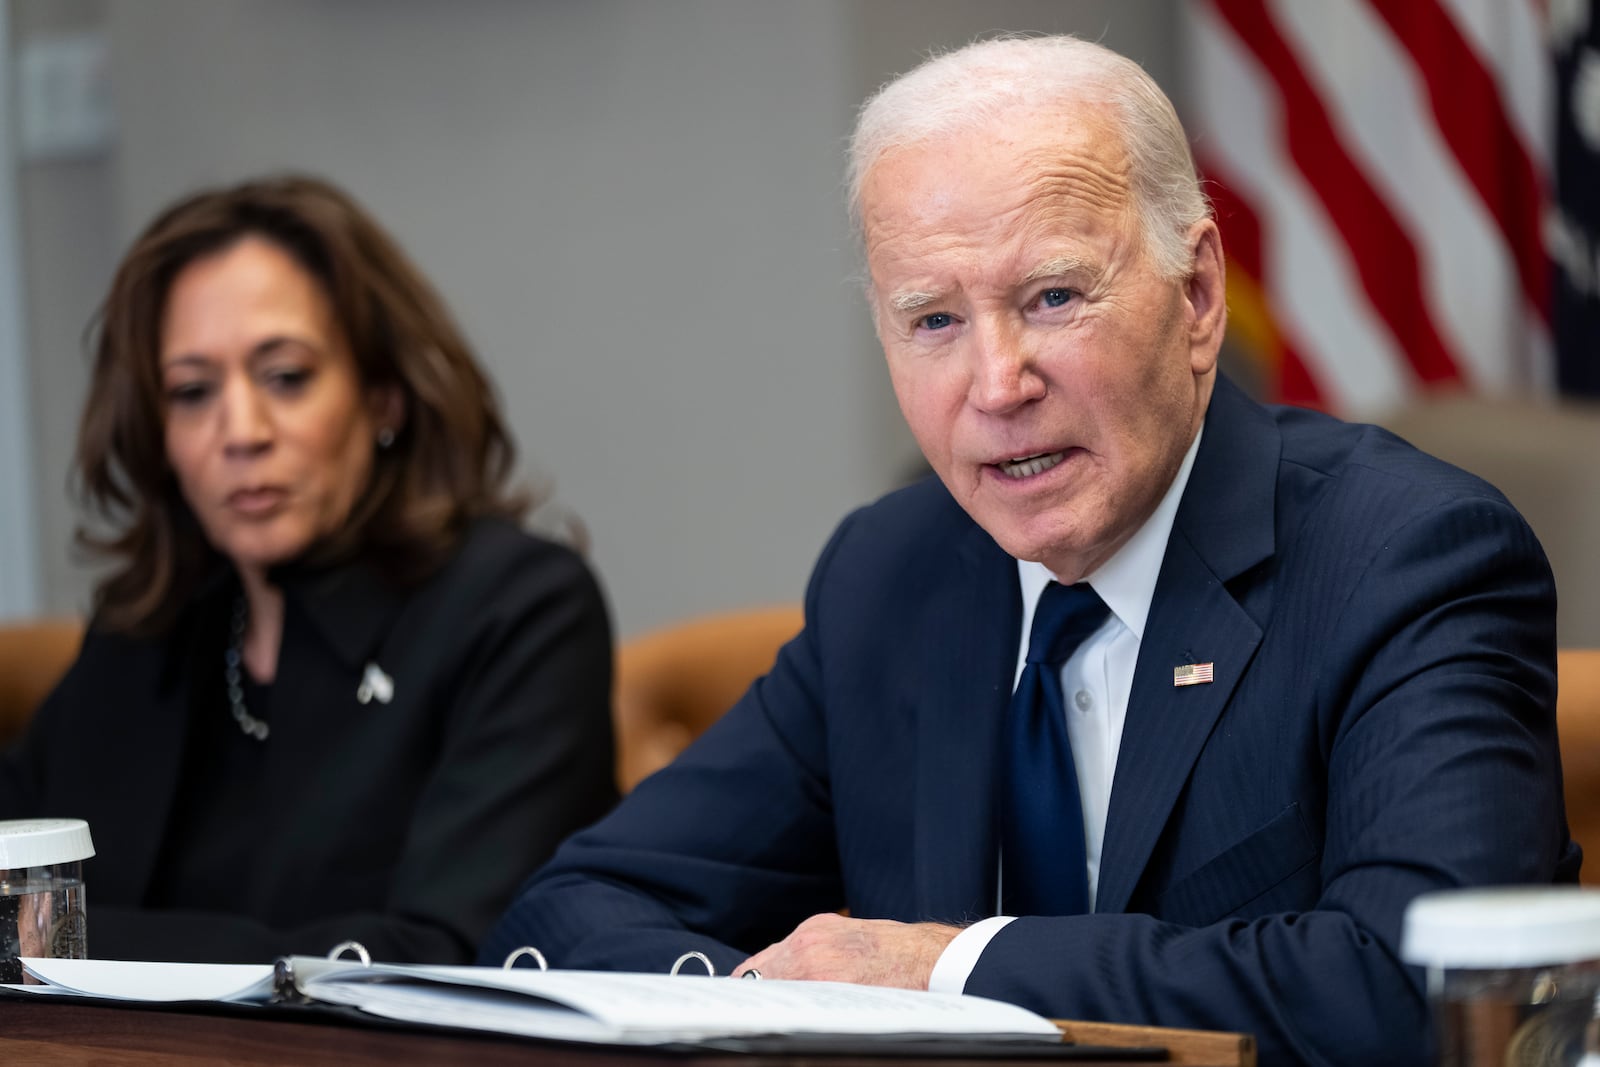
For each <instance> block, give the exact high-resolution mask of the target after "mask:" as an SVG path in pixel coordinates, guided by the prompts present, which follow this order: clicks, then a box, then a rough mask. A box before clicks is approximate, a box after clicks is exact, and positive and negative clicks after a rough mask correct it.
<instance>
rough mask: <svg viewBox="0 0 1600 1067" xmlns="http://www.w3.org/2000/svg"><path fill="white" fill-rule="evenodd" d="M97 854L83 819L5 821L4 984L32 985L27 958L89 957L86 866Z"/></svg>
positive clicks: (1, 876)
mask: <svg viewBox="0 0 1600 1067" xmlns="http://www.w3.org/2000/svg"><path fill="white" fill-rule="evenodd" d="M93 855H94V844H93V843H92V842H91V840H90V838H89V824H88V823H86V822H84V821H83V820H82V819H15V820H11V821H6V822H0V982H3V983H10V984H16V983H19V982H25V981H27V980H28V979H27V978H26V976H25V975H24V974H23V972H22V963H21V957H23V956H47V957H55V958H57V959H84V958H86V957H87V956H88V954H89V944H88V930H87V922H86V921H85V918H84V911H85V888H84V882H83V861H84V860H86V859H88V858H89V857H90V856H93Z"/></svg>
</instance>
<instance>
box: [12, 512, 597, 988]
mask: <svg viewBox="0 0 1600 1067" xmlns="http://www.w3.org/2000/svg"><path fill="white" fill-rule="evenodd" d="M283 588H284V591H285V601H286V604H285V618H284V632H283V643H282V647H281V652H280V655H279V660H278V670H277V676H276V680H275V682H274V684H273V686H272V688H271V704H270V709H269V715H268V718H269V719H270V722H271V725H272V735H271V738H270V740H269V741H267V742H266V751H265V753H264V756H265V766H264V781H265V787H264V788H263V789H262V790H261V795H260V797H259V801H258V802H259V804H260V805H263V806H265V807H266V808H268V809H269V811H268V812H267V813H266V814H267V816H268V817H266V818H256V819H255V820H254V822H255V824H256V825H263V826H265V827H266V830H265V832H264V833H263V834H262V836H261V837H260V839H259V840H258V841H256V842H255V843H254V846H253V847H251V848H250V849H248V851H247V852H246V853H245V856H246V859H245V862H246V863H247V864H248V865H249V867H250V870H249V872H248V877H247V878H246V879H242V880H241V881H242V882H243V884H244V885H245V886H246V889H245V895H244V896H243V897H242V898H241V899H239V900H238V903H237V907H236V908H232V909H230V910H229V912H228V913H227V914H216V913H195V912H186V911H175V910H152V909H150V908H148V907H147V904H148V903H149V901H150V900H151V898H152V897H153V896H157V895H159V893H160V892H162V891H164V887H161V886H158V885H156V881H155V880H156V879H158V878H160V877H162V873H163V872H162V870H161V864H160V862H159V861H160V859H161V857H162V856H163V851H162V849H163V836H164V834H165V832H166V831H167V830H168V828H169V827H170V826H171V825H172V823H173V821H174V817H175V812H174V798H175V794H176V793H177V792H178V783H179V781H180V778H181V776H182V775H183V773H184V770H185V768H186V767H188V766H189V765H190V764H191V761H196V760H205V759H207V758H208V754H207V753H206V752H197V751H188V750H187V747H188V738H189V736H190V730H189V728H188V727H189V723H190V716H191V715H195V716H199V715H206V716H224V717H226V716H227V715H228V708H227V704H226V701H225V698H224V696H223V690H222V688H221V686H220V683H219V681H218V679H220V677H221V671H222V659H221V652H222V648H223V643H224V641H225V640H226V630H227V619H228V611H229V606H230V605H231V603H232V600H233V597H234V595H235V590H236V589H237V585H236V583H235V581H234V579H233V578H232V575H231V574H229V575H227V576H226V580H225V581H218V582H215V583H213V584H212V586H211V587H209V588H208V589H207V590H206V591H205V592H204V593H203V594H202V595H200V596H199V597H198V598H197V599H196V601H195V602H194V603H193V604H191V605H190V607H189V608H188V609H187V610H186V611H185V612H184V614H183V616H182V618H181V619H180V620H179V622H178V623H177V625H176V626H175V628H174V629H173V631H172V632H171V633H170V634H169V635H168V636H167V638H166V639H164V640H135V639H130V638H128V637H124V636H119V635H116V634H110V633H105V632H101V631H99V630H97V629H95V628H94V627H93V626H91V628H90V631H89V634H88V637H87V639H86V640H85V643H84V647H83V651H82V652H81V654H80V655H79V657H78V660H77V662H76V663H75V664H74V665H73V667H72V669H71V670H70V671H69V672H68V674H67V676H66V678H65V679H64V680H63V681H62V683H61V684H60V686H59V687H58V688H57V689H56V691H55V692H54V693H53V694H52V695H51V696H50V698H49V699H48V700H47V701H46V702H45V704H44V706H43V707H42V708H41V709H40V711H39V713H38V715H37V716H36V717H35V719H34V722H33V723H32V725H31V727H30V729H29V731H28V733H27V734H26V735H25V736H24V737H23V738H22V740H21V741H20V742H19V744H18V745H17V746H16V747H15V748H13V749H12V750H11V751H9V752H7V753H5V754H4V755H3V756H0V818H17V817H27V816H70V817H81V818H85V819H87V820H88V821H89V825H90V831H91V833H92V834H93V836H94V842H95V848H96V852H97V854H96V855H95V857H94V858H93V859H92V860H90V861H89V862H88V864H87V865H86V868H85V878H86V881H87V884H88V890H87V897H88V935H89V951H90V953H91V954H92V955H94V956H97V957H104V958H152V959H204V960H219V961H223V960H238V961H252V962H261V961H266V960H270V959H271V958H273V957H274V956H276V955H279V954H283V953H289V952H302V953H323V952H326V951H327V950H328V948H329V947H331V946H332V945H333V944H335V943H337V942H339V941H342V940H344V939H346V938H354V939H356V940H359V941H361V942H362V943H363V944H365V945H366V946H367V948H368V949H369V950H371V952H372V953H373V955H374V957H376V958H379V959H389V960H422V961H435V962H457V961H464V960H466V959H468V958H469V956H470V954H471V950H472V948H473V946H474V945H475V944H476V942H477V941H478V939H479V937H480V936H481V935H482V934H483V933H484V931H485V930H486V929H487V928H488V926H489V924H490V923H491V921H492V920H493V918H494V916H495V915H496V914H498V912H499V911H500V909H501V908H502V907H503V906H504V905H505V903H506V901H507V900H508V899H509V897H510V895H511V892H512V890H513V888H514V887H515V885H516V882H517V880H518V879H519V878H520V877H521V876H523V875H525V874H526V873H527V871H528V869H529V868H530V867H531V866H533V865H535V864H537V863H539V862H541V861H542V860H543V859H545V857H547V856H548V855H549V854H550V853H551V852H552V851H553V850H554V849H555V846H556V845H557V843H559V842H560V841H561V840H562V838H564V837H566V836H567V835H568V834H569V833H571V832H572V831H573V830H576V829H578V828H579V827H581V826H583V825H585V824H587V823H589V822H591V821H592V820H594V819H595V818H597V817H598V816H600V815H601V814H603V813H604V812H605V810H606V809H607V808H608V807H609V806H610V804H611V803H612V802H613V801H614V799H615V794H614V787H613V785H612V739H611V717H610V710H609V708H610V686H611V632H610V627H609V623H608V621H607V617H606V610H605V605H604V602H603V600H602V597H601V593H600V590H599V588H598V586H597V584H596V582H595V580H594V578H593V577H592V576H591V574H590V572H589V570H588V568H587V567H586V566H585V565H584V563H583V562H582V561H581V560H580V559H579V558H578V557H577V556H576V555H575V554H573V553H572V552H571V551H569V550H567V549H565V548H562V547H559V546H557V545H554V544H551V543H549V542H546V541H542V540H538V539H536V538H534V537H531V536H529V535H528V534H526V533H524V532H522V531H521V530H520V529H518V528H516V527H515V526H513V525H512V524H510V523H507V522H503V521H491V520H485V521H480V522H478V523H476V524H475V525H474V526H473V527H472V528H471V529H470V530H469V532H468V534H467V535H466V537H465V539H464V541H463V543H462V545H461V546H460V548H459V549H458V550H457V551H456V553H455V554H454V556H453V557H452V558H451V559H450V560H449V562H447V563H446V564H445V566H444V567H443V568H442V569H440V570H439V571H438V572H436V573H435V574H434V575H433V576H432V577H431V578H429V579H428V580H427V581H426V582H425V583H424V584H422V585H421V586H418V587H413V588H410V589H404V590H403V589H399V588H396V587H395V586H393V585H391V584H388V583H386V582H385V581H384V580H383V579H381V578H380V577H379V576H378V575H377V574H376V573H375V572H374V571H373V570H371V569H369V568H367V567H364V566H361V565H353V566H347V567H343V568H338V569H333V570H328V571H322V572H318V573H310V574H293V573H290V574H289V575H288V576H286V578H285V581H284V586H283ZM368 663H376V664H378V665H379V666H380V667H381V668H382V670H383V671H384V672H385V673H387V674H388V675H389V676H390V677H391V678H392V679H393V682H394V687H393V697H392V700H391V701H390V702H389V703H387V704H385V703H381V702H379V701H376V700H374V701H372V702H370V703H365V704H363V703H361V702H360V701H359V700H358V699H357V696H356V690H357V687H358V685H359V683H360V681H361V679H362V676H363V672H364V670H365V667H366V665H367V664H368ZM253 814H255V815H258V816H259V815H262V814H263V813H261V812H259V811H258V812H256V813H253Z"/></svg>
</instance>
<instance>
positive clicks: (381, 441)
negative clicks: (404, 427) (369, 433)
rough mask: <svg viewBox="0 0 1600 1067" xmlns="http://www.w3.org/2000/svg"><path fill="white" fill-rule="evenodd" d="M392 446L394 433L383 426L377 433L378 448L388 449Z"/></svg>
mask: <svg viewBox="0 0 1600 1067" xmlns="http://www.w3.org/2000/svg"><path fill="white" fill-rule="evenodd" d="M392 444H394V431H393V430H391V429H389V427H387V426H385V427H384V428H383V429H381V430H379V431H378V447H379V448H388V447H389V446H390V445H392Z"/></svg>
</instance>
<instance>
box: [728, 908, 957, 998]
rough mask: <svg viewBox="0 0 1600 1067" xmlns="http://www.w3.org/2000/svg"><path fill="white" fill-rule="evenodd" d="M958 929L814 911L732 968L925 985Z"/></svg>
mask: <svg viewBox="0 0 1600 1067" xmlns="http://www.w3.org/2000/svg"><path fill="white" fill-rule="evenodd" d="M960 932H961V928H960V927H957V926H941V925H940V924H938V923H897V922H892V921H890V920H888V919H847V918H845V917H844V916H842V915H834V914H832V913H829V914H826V915H813V916H812V917H811V918H809V919H807V920H806V921H805V922H803V923H801V924H800V925H799V926H797V927H795V929H794V933H792V934H790V935H789V936H788V937H786V938H784V939H783V940H782V941H779V942H778V943H777V944H776V945H768V946H767V947H766V948H764V949H762V950H761V951H760V952H757V953H756V954H755V955H754V956H751V957H750V958H749V959H747V960H745V961H744V962H743V963H741V964H739V966H738V967H736V968H734V972H733V973H734V975H735V976H736V977H737V976H739V975H742V974H744V973H745V972H746V971H750V970H756V971H760V972H761V977H763V978H813V979H819V980H827V981H832V982H858V983H860V984H862V985H882V986H899V987H900V988H902V989H927V988H928V978H929V976H931V975H932V974H933V965H934V964H935V963H937V962H938V960H939V954H940V953H942V952H943V951H944V947H945V946H946V945H948V944H949V943H950V941H951V939H952V938H954V937H955V936H956V935H957V934H959V933H960Z"/></svg>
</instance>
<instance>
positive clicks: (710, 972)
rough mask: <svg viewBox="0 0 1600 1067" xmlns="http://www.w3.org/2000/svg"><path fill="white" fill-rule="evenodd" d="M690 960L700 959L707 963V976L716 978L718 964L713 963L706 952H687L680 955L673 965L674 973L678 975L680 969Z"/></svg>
mask: <svg viewBox="0 0 1600 1067" xmlns="http://www.w3.org/2000/svg"><path fill="white" fill-rule="evenodd" d="M690 960H699V961H700V962H701V963H703V964H705V965H706V974H707V976H709V977H711V978H715V977H716V976H717V967H716V964H714V963H712V962H711V957H710V956H707V955H706V954H705V953H704V952H685V953H684V954H683V955H681V956H679V957H678V959H677V962H675V963H674V964H673V965H672V973H673V974H674V975H676V974H677V973H678V969H679V968H680V967H682V966H683V965H684V964H685V963H688V962H689V961H690Z"/></svg>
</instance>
